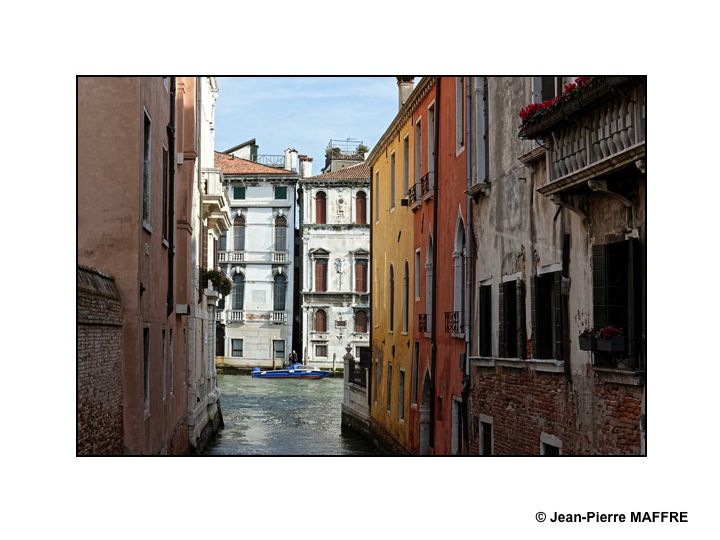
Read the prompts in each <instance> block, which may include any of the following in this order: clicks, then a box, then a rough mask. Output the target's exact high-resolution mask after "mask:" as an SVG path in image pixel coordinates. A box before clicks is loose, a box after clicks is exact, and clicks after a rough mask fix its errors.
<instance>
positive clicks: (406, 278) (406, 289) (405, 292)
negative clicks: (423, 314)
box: [402, 261, 410, 333]
mask: <svg viewBox="0 0 720 540" xmlns="http://www.w3.org/2000/svg"><path fill="white" fill-rule="evenodd" d="M402 288H403V289H402V310H403V313H402V316H403V321H402V331H403V332H406V333H407V331H408V320H409V319H410V311H409V310H410V302H409V301H408V296H410V271H409V269H408V262H407V261H405V268H404V270H403V284H402Z"/></svg>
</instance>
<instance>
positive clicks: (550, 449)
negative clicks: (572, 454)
mask: <svg viewBox="0 0 720 540" xmlns="http://www.w3.org/2000/svg"><path fill="white" fill-rule="evenodd" d="M541 455H543V456H559V455H560V449H559V448H558V447H557V446H553V445H552V444H548V443H542V450H541Z"/></svg>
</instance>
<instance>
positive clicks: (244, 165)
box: [215, 152, 297, 176]
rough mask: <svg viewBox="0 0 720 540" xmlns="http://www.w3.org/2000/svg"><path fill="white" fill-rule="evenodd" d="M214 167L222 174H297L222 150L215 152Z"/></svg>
mask: <svg viewBox="0 0 720 540" xmlns="http://www.w3.org/2000/svg"><path fill="white" fill-rule="evenodd" d="M215 168H216V169H220V170H221V171H222V173H223V174H276V175H283V176H297V173H296V172H295V171H288V170H286V169H278V168H276V167H268V166H267V165H261V164H260V163H255V162H254V161H250V160H249V159H243V158H239V157H234V156H231V155H228V154H225V153H223V152H215Z"/></svg>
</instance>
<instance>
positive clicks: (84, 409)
mask: <svg viewBox="0 0 720 540" xmlns="http://www.w3.org/2000/svg"><path fill="white" fill-rule="evenodd" d="M122 418H123V409H122V318H121V302H120V297H119V295H118V292H117V288H116V287H115V281H114V280H113V278H112V277H109V276H106V275H104V274H102V273H100V272H98V271H96V270H94V269H91V268H87V267H83V266H78V268H77V454H78V455H121V454H122V453H123V419H122Z"/></svg>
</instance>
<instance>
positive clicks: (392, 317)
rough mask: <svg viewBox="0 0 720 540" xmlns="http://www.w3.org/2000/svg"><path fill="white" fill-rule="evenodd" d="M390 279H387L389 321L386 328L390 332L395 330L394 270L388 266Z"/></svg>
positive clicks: (391, 266)
mask: <svg viewBox="0 0 720 540" xmlns="http://www.w3.org/2000/svg"><path fill="white" fill-rule="evenodd" d="M388 275H389V276H390V277H389V278H388V284H389V286H388V295H389V296H390V298H388V309H389V312H388V318H389V319H390V320H389V321H388V328H389V329H390V332H392V331H393V330H395V269H394V268H393V265H392V264H391V265H390V272H389V274H388Z"/></svg>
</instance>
